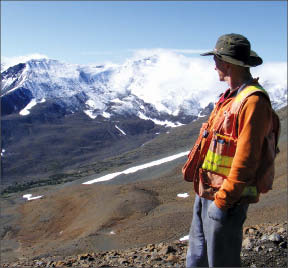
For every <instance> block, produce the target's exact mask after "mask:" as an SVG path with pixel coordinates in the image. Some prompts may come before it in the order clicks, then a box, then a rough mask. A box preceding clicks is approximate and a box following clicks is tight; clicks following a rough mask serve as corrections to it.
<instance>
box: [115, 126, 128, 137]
mask: <svg viewBox="0 0 288 268" xmlns="http://www.w3.org/2000/svg"><path fill="white" fill-rule="evenodd" d="M115 127H116V128H117V129H118V130H119V131H120V132H121V133H122V134H123V135H125V136H126V133H125V132H124V131H123V130H122V129H121V128H119V127H118V126H117V125H115Z"/></svg>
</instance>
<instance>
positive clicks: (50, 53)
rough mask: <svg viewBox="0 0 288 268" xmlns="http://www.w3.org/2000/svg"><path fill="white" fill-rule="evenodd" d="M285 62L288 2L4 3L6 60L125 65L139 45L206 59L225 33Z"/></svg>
mask: <svg viewBox="0 0 288 268" xmlns="http://www.w3.org/2000/svg"><path fill="white" fill-rule="evenodd" d="M232 32H234V33H240V34H243V35H245V36H246V37H247V38H248V39H249V40H250V42H251V44H252V49H253V50H255V51H256V52H257V53H258V54H259V55H260V56H261V57H262V58H263V60H264V62H265V61H266V62H287V2H286V1H8V0H6V1H5V0H4V1H1V57H2V58H3V57H5V58H13V57H14V58H15V57H20V56H22V57H23V56H27V55H39V54H40V55H45V56H47V57H48V58H51V59H56V60H60V61H63V62H67V63H75V64H76V63H77V64H90V63H103V64H104V63H107V62H112V63H117V64H118V63H123V62H124V61H125V60H126V59H127V58H129V57H132V56H133V55H134V54H135V53H137V51H139V50H155V49H166V50H169V51H170V50H171V51H174V52H176V53H179V54H183V55H185V56H187V57H200V56H199V53H201V52H203V51H208V50H211V49H212V48H213V47H214V46H215V43H216V41H217V38H218V37H219V36H220V35H222V34H226V33H232Z"/></svg>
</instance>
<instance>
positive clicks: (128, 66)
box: [1, 52, 287, 181]
mask: <svg viewBox="0 0 288 268" xmlns="http://www.w3.org/2000/svg"><path fill="white" fill-rule="evenodd" d="M285 68H286V70H287V66H286V65H285V64H282V63H280V64H278V63H277V64H273V63H271V64H268V65H266V66H263V67H262V69H261V68H258V69H257V72H255V74H256V75H255V74H253V76H254V77H257V76H259V77H260V80H259V81H260V83H261V84H262V85H263V86H264V87H265V88H266V89H267V91H268V93H269V94H270V97H271V100H272V103H273V105H274V107H275V108H277V109H278V108H281V107H283V106H284V105H286V104H287V103H286V100H287V78H286V71H285ZM275 70H277V71H275ZM1 71H2V72H1V89H2V90H1V112H2V114H1V115H2V117H1V134H2V135H1V136H2V138H1V149H2V152H3V155H2V156H1V157H2V163H3V169H2V171H3V178H4V180H5V181H9V180H13V178H15V180H22V179H23V175H25V174H26V175H27V176H30V175H31V174H33V175H35V176H36V175H37V176H38V175H39V174H40V173H41V174H45V176H46V174H54V173H55V172H56V173H57V172H62V170H63V169H69V168H77V167H78V166H79V165H82V164H84V165H87V164H88V163H90V164H91V163H95V162H97V161H102V160H103V159H105V158H107V157H112V156H115V155H117V154H118V155H119V154H121V153H123V152H127V151H129V150H132V149H134V148H137V147H139V146H141V145H142V144H144V143H146V142H147V141H149V140H151V139H154V138H155V137H157V135H158V134H159V132H160V133H166V132H167V130H166V127H176V126H180V125H182V124H187V123H189V122H191V121H193V120H195V119H197V118H198V117H202V116H205V115H208V114H209V113H210V111H211V110H212V108H213V103H214V102H215V101H216V100H217V97H218V95H219V94H220V93H221V92H223V91H224V90H225V89H226V88H225V87H226V85H225V83H220V82H219V81H218V77H217V74H216V73H215V71H214V68H213V64H212V61H208V60H207V59H195V58H187V57H184V56H180V55H177V54H175V53H174V54H173V53H170V52H169V53H168V52H165V53H164V52H163V53H158V54H157V53H156V54H155V53H154V54H151V55H145V57H138V58H136V57H135V58H132V59H128V60H127V61H126V62H125V63H124V64H118V65H117V64H104V65H77V64H67V63H63V62H59V61H57V60H52V59H48V58H37V59H29V60H26V61H23V62H21V63H18V64H16V65H14V64H13V65H10V66H9V65H7V64H5V62H4V64H3V63H2V65H1ZM251 71H253V69H252V70H251ZM262 77H263V78H265V79H266V80H263V81H261V78H262ZM221 86H222V88H221ZM197 131H198V130H197ZM197 131H196V132H197ZM3 150H4V151H3Z"/></svg>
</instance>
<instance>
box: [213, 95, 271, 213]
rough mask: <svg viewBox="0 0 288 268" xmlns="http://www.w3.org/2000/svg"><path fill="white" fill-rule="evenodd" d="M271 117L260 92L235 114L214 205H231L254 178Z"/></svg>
mask: <svg viewBox="0 0 288 268" xmlns="http://www.w3.org/2000/svg"><path fill="white" fill-rule="evenodd" d="M271 116H272V113H271V105H270V103H269V101H268V99H267V98H266V97H265V96H263V95H262V94H259V95H258V94H257V95H256V94H255V95H252V96H250V97H248V98H247V99H246V100H245V103H244V105H243V108H242V109H241V111H240V113H239V118H238V141H237V148H236V153H235V156H234V158H233V162H232V166H231V170H230V173H229V176H228V178H227V179H225V180H224V182H223V184H222V186H221V188H220V189H219V191H218V192H217V193H216V194H215V204H216V206H217V207H218V208H221V209H228V208H229V207H232V206H233V204H234V203H235V202H237V201H238V200H239V199H240V197H241V194H242V192H243V190H244V187H245V186H246V185H247V183H251V181H253V180H254V179H255V176H256V171H257V167H258V165H259V161H260V158H261V151H262V145H263V141H264V137H265V135H266V134H267V132H268V128H269V123H270V120H271Z"/></svg>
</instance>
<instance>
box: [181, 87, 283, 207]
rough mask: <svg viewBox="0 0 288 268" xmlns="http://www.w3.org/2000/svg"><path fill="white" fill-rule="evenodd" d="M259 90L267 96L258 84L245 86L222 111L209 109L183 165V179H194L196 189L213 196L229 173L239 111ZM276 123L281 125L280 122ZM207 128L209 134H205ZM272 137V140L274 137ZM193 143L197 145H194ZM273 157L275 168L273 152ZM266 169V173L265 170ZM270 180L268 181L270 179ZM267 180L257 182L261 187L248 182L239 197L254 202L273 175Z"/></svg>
mask: <svg viewBox="0 0 288 268" xmlns="http://www.w3.org/2000/svg"><path fill="white" fill-rule="evenodd" d="M258 92H260V93H261V94H264V95H265V96H266V97H267V98H268V99H269V96H268V94H267V92H266V91H265V90H264V89H263V88H262V87H261V86H260V85H249V86H246V87H244V88H243V89H242V90H241V91H240V92H239V93H238V94H237V95H236V96H235V97H234V98H233V99H232V100H231V101H230V103H228V104H227V105H225V110H224V111H221V107H220V108H219V110H217V107H216V108H215V109H214V111H213V112H214V115H213V112H212V114H211V116H210V118H209V120H208V123H205V124H203V126H202V129H201V130H200V136H199V137H198V140H197V141H196V144H195V145H194V147H193V149H192V150H191V153H190V155H189V156H188V157H189V159H188V161H187V162H186V164H185V165H184V167H183V169H182V172H183V174H184V179H185V180H187V181H194V186H195V191H196V192H197V193H198V194H199V195H200V196H202V197H205V198H207V199H211V200H213V199H214V194H215V192H217V191H218V189H219V188H220V187H221V185H222V183H223V181H224V179H226V178H227V177H228V176H229V173H230V169H231V166H232V161H233V158H234V155H235V152H236V147H237V137H238V133H237V131H238V130H237V123H238V114H239V111H240V109H241V107H242V105H243V104H244V100H245V99H246V98H247V97H249V96H250V95H252V94H255V93H258ZM216 114H220V117H218V118H217V122H215V121H216V120H214V119H215V115H216ZM277 118H278V117H277ZM278 120H279V118H278ZM278 124H279V125H280V123H279V122H278ZM208 132H209V134H208V135H207V133H208ZM278 132H279V129H278ZM203 133H204V134H203ZM201 135H202V137H201ZM277 135H278V136H279V133H277ZM203 137H204V139H203ZM277 139H278V137H277ZM271 140H275V139H274V137H273V138H272V139H271ZM274 143H275V142H274ZM200 145H201V146H200ZM276 145H277V144H274V146H275V148H276ZM195 146H197V149H196V148H195ZM272 153H273V152H272ZM272 158H273V165H272V166H273V172H274V158H275V156H274V157H272ZM270 166H271V165H270ZM195 169H197V172H195ZM198 171H199V172H198ZM192 172H193V173H192ZM265 172H266V173H267V171H265ZM265 172H264V173H265ZM269 172H270V171H269ZM269 172H268V173H269ZM270 173H271V172H270ZM271 174H272V173H271ZM271 174H269V176H270V177H271V176H272V177H273V178H274V173H273V175H271ZM270 177H269V178H270ZM269 180H270V181H271V179H269ZM270 181H269V182H268V184H269V185H268V184H267V183H266V184H267V185H265V186H262V185H260V187H259V186H258V185H257V183H256V182H255V183H254V185H247V186H246V187H245V188H244V191H243V192H242V197H243V198H244V199H245V198H246V199H247V201H248V203H254V202H257V201H258V200H259V193H260V192H267V191H268V190H269V189H270V188H271V186H272V182H273V179H272V182H270ZM264 184H265V183H264ZM270 184H271V185H270ZM261 187H262V188H261Z"/></svg>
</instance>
